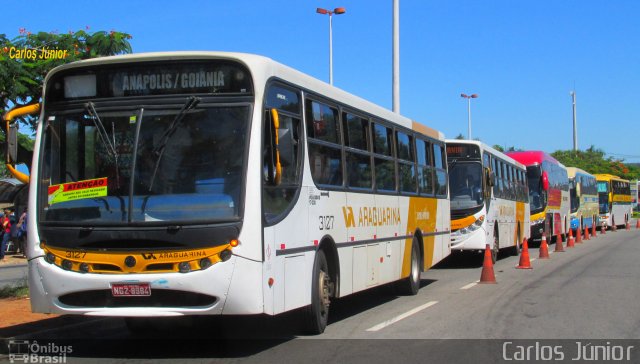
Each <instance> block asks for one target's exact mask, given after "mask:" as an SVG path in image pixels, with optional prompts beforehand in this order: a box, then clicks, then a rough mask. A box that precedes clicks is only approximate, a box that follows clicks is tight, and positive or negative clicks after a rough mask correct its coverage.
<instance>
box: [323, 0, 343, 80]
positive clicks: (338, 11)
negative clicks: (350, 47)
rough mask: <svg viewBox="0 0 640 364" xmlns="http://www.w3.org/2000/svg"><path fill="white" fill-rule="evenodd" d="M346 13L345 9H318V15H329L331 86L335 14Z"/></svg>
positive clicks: (331, 78)
mask: <svg viewBox="0 0 640 364" xmlns="http://www.w3.org/2000/svg"><path fill="white" fill-rule="evenodd" d="M345 12H346V10H345V8H335V9H333V10H327V9H323V8H316V13H318V14H326V15H329V84H331V85H333V14H336V15H340V14H344V13H345Z"/></svg>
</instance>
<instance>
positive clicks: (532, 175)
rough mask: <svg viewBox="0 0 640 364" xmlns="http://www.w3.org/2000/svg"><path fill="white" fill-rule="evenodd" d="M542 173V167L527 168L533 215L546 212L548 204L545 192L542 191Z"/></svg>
mask: <svg viewBox="0 0 640 364" xmlns="http://www.w3.org/2000/svg"><path fill="white" fill-rule="evenodd" d="M541 178H542V173H541V170H540V166H529V167H527V183H528V185H529V204H530V209H531V213H532V214H535V213H538V212H541V211H542V210H544V208H545V206H546V205H547V203H546V198H545V191H543V190H542V179H541Z"/></svg>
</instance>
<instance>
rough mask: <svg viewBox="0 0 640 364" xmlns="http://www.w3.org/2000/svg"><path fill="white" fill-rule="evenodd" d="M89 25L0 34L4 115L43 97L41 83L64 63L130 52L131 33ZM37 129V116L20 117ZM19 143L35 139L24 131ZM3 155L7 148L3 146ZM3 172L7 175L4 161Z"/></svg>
mask: <svg viewBox="0 0 640 364" xmlns="http://www.w3.org/2000/svg"><path fill="white" fill-rule="evenodd" d="M88 30H89V27H86V28H85V29H84V30H78V31H76V32H73V31H69V32H68V33H66V34H57V33H54V32H51V33H47V32H38V33H35V34H33V33H31V32H29V31H27V30H26V29H24V28H21V29H20V31H19V33H20V34H19V35H18V36H17V37H16V38H14V39H8V38H7V36H6V35H5V34H0V113H1V114H2V115H4V114H5V113H6V112H7V111H9V110H10V109H11V108H13V107H18V106H24V105H29V104H35V103H38V102H40V101H41V97H42V86H43V82H44V78H45V76H46V75H47V73H48V72H49V71H50V70H51V69H53V68H54V67H57V66H60V65H62V64H65V63H69V62H73V61H78V60H83V59H88V58H95V57H102V56H112V55H117V54H124V53H131V44H130V43H129V39H131V35H129V34H127V33H122V32H117V31H114V30H112V31H110V32H106V31H96V32H93V33H90V32H88ZM18 121H19V122H21V123H22V124H25V125H26V126H27V127H28V128H29V129H30V133H29V134H30V135H32V134H33V131H34V130H35V123H36V117H35V116H25V117H22V118H20V119H19V120H18ZM0 129H2V131H3V133H2V134H0V141H1V143H2V144H4V139H5V138H4V133H6V130H5V129H4V127H0ZM18 143H19V144H20V146H21V147H22V148H25V149H26V150H29V151H32V150H33V139H32V138H30V137H28V136H27V135H24V134H21V135H19V138H18ZM0 157H1V158H3V159H4V148H2V149H1V150H0ZM0 175H2V176H8V172H7V171H6V169H5V166H4V164H3V163H0Z"/></svg>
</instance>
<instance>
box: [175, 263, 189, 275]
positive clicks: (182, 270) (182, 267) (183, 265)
mask: <svg viewBox="0 0 640 364" xmlns="http://www.w3.org/2000/svg"><path fill="white" fill-rule="evenodd" d="M178 269H179V270H180V273H188V272H189V271H190V270H191V264H189V262H181V263H180V264H178Z"/></svg>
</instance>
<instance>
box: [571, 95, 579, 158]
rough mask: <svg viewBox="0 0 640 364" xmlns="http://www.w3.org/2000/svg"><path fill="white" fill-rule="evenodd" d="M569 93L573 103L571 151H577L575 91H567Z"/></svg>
mask: <svg viewBox="0 0 640 364" xmlns="http://www.w3.org/2000/svg"><path fill="white" fill-rule="evenodd" d="M569 95H571V100H572V103H573V151H574V152H577V151H578V122H577V120H576V92H575V90H574V91H571V92H569Z"/></svg>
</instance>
